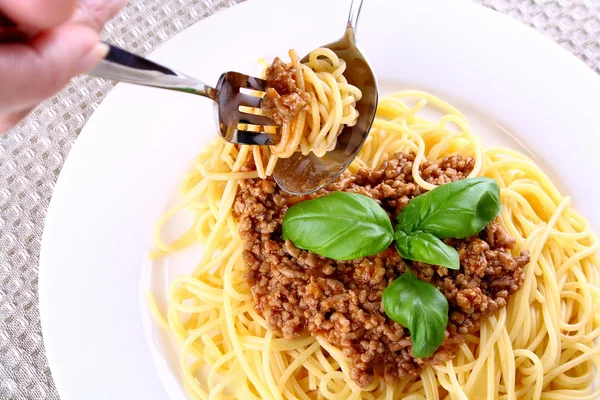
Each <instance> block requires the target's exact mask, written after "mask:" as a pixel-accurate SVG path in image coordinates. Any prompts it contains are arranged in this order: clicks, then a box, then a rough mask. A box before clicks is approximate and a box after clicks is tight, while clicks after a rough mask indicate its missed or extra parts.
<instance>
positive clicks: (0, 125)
mask: <svg viewBox="0 0 600 400" xmlns="http://www.w3.org/2000/svg"><path fill="white" fill-rule="evenodd" d="M34 108H35V107H27V108H26V109H24V110H21V111H15V112H12V113H10V114H7V115H4V116H3V115H0V135H2V134H5V133H7V132H8V131H10V130H11V129H12V128H14V127H15V126H16V125H17V124H18V123H19V122H21V121H22V120H23V119H25V117H27V116H28V115H29V113H30V112H31V111H32V110H33V109H34Z"/></svg>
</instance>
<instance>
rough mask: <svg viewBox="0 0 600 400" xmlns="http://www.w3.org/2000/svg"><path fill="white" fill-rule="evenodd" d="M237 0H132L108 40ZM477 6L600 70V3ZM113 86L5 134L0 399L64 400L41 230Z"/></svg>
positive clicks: (96, 87) (174, 28)
mask: <svg viewBox="0 0 600 400" xmlns="http://www.w3.org/2000/svg"><path fill="white" fill-rule="evenodd" d="M15 1H16V0H15ZM241 1H242V0H130V3H129V5H128V6H127V7H126V8H125V9H124V10H123V12H122V13H121V14H120V15H119V16H118V17H117V18H115V19H114V20H113V21H111V22H110V23H109V24H108V26H107V27H106V29H105V32H104V37H105V39H107V40H108V41H110V42H111V43H115V44H117V45H118V46H120V47H123V48H125V49H128V50H131V51H134V52H136V53H139V54H142V55H145V54H147V53H149V52H150V51H152V50H153V49H154V48H156V47H157V46H158V45H159V44H161V43H162V42H164V41H165V40H167V39H169V38H171V37H172V36H174V35H175V34H177V33H178V32H180V31H181V30H183V29H185V28H186V27H188V26H190V25H191V24H193V23H194V22H197V21H199V20H201V19H202V18H205V17H206V16H208V15H210V14H212V13H214V12H216V11H218V10H220V9H222V8H225V7H229V6H232V5H234V4H236V3H239V2H241ZM465 1H468V0H465ZM474 1H476V2H477V3H480V4H483V5H485V6H487V7H490V8H492V9H495V10H497V11H499V12H502V13H504V14H507V15H509V16H511V17H513V18H515V19H517V20H519V21H521V22H523V23H525V24H527V25H530V26H532V27H534V28H535V29H537V30H538V31H540V32H542V33H544V34H546V35H547V36H549V37H550V38H552V39H553V40H555V41H556V42H558V43H559V44H561V45H562V46H563V47H565V48H566V49H567V50H569V51H570V52H572V53H573V54H575V55H576V56H578V57H579V58H581V59H582V60H583V61H584V62H585V63H586V64H587V65H589V66H590V68H592V69H594V70H595V71H596V72H600V44H599V43H600V0H474ZM111 88H112V85H111V84H109V83H106V82H102V81H100V80H97V79H90V78H85V77H83V78H78V79H76V80H75V81H74V82H73V83H72V84H71V85H70V86H69V87H68V88H66V89H64V90H63V91H62V92H60V93H59V94H58V95H57V96H55V97H54V98H52V99H50V100H48V101H46V102H45V103H44V104H42V105H41V106H40V107H39V108H37V109H36V110H35V111H34V112H33V113H32V115H31V116H30V117H29V118H28V119H27V120H26V121H24V122H23V123H21V124H20V125H19V126H17V127H16V128H15V129H14V130H13V131H12V132H10V133H9V134H8V135H6V136H4V137H1V138H0V399H59V395H58V393H57V391H56V388H55V386H54V383H53V381H52V376H51V373H50V369H49V368H48V363H47V361H46V357H45V355H44V344H43V340H42V334H41V327H40V319H39V309H38V293H37V283H38V276H37V275H38V258H39V253H40V244H41V236H42V229H43V225H44V218H45V214H46V209H47V208H48V203H49V201H50V197H51V196H52V189H53V187H54V183H55V182H56V179H57V177H58V174H59V173H60V169H61V167H62V165H63V162H64V160H65V158H66V157H67V154H68V153H69V150H70V149H71V146H72V145H73V143H74V141H75V139H76V138H77V135H78V134H79V132H80V131H81V129H82V128H83V126H84V124H85V123H86V121H87V120H88V118H89V117H90V116H91V115H92V113H93V112H94V110H95V109H96V107H97V106H98V104H100V102H101V101H102V99H103V98H104V97H105V96H106V95H107V93H108V92H109V91H110V89H111ZM0 90H1V88H0Z"/></svg>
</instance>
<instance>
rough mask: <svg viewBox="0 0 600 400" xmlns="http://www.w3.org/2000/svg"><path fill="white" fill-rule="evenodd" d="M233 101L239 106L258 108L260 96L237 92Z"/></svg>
mask: <svg viewBox="0 0 600 400" xmlns="http://www.w3.org/2000/svg"><path fill="white" fill-rule="evenodd" d="M235 101H236V103H238V104H239V105H240V106H246V107H252V108H260V103H261V101H262V97H256V96H250V95H248V94H243V93H238V94H237V95H236V96H235Z"/></svg>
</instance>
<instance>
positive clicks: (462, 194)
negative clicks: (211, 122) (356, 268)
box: [282, 178, 502, 358]
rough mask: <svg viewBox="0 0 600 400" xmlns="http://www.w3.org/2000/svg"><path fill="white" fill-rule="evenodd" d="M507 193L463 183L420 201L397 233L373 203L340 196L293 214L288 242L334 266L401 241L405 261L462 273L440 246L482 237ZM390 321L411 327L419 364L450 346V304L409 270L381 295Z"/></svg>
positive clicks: (286, 222)
mask: <svg viewBox="0 0 600 400" xmlns="http://www.w3.org/2000/svg"><path fill="white" fill-rule="evenodd" d="M501 207H502V206H501V204H500V188H499V186H498V184H497V183H496V182H494V181H493V180H492V179H489V178H472V179H463V180H460V181H457V182H452V183H448V184H445V185H442V186H439V187H437V188H435V189H433V190H431V191H429V192H427V193H425V194H422V195H420V196H417V197H415V198H414V199H412V200H411V202H410V203H409V204H408V205H407V206H406V207H405V208H404V210H403V212H402V213H400V214H399V215H398V217H397V225H396V229H395V232H394V230H393V229H392V225H391V222H390V220H389V218H388V216H387V214H386V213H385V211H384V210H383V209H382V208H381V207H380V206H379V205H378V204H377V203H376V202H375V201H374V200H372V199H371V198H369V197H366V196H362V195H359V194H354V193H345V192H335V193H333V194H331V195H328V196H323V197H319V198H316V199H313V200H309V201H305V202H301V203H298V204H296V205H294V206H292V207H290V209H289V210H288V212H287V213H286V215H285V217H284V219H283V224H282V230H283V238H284V239H286V240H287V239H290V240H291V241H292V242H293V243H294V245H295V246H296V247H299V248H301V249H305V250H310V251H312V252H313V253H316V254H320V255H322V256H324V257H328V258H332V259H334V260H351V259H356V258H361V257H366V256H370V255H374V254H377V253H379V252H381V251H383V250H385V249H386V248H387V247H388V246H389V245H390V244H391V242H392V241H393V240H394V239H395V241H396V243H395V245H396V249H397V250H398V253H399V254H400V255H401V256H402V257H403V258H405V259H409V260H414V261H421V262H424V263H427V264H432V265H441V266H444V267H447V268H452V269H458V268H459V267H460V261H459V258H458V253H457V251H456V249H454V248H452V247H450V246H448V245H446V244H445V243H444V242H442V240H441V239H445V238H450V237H452V238H466V237H470V236H473V235H476V234H477V233H479V232H480V231H481V230H482V229H483V228H485V227H486V226H487V225H488V224H489V223H490V222H491V221H492V220H493V219H494V218H496V217H497V216H498V214H499V213H500V210H501ZM382 302H383V306H384V310H385V313H386V314H387V316H388V317H389V318H390V319H392V320H394V321H396V322H398V323H399V324H401V325H403V326H405V327H407V328H408V329H409V331H410V334H411V338H412V342H413V356H414V357H419V358H424V357H429V356H431V355H432V354H433V353H434V352H435V350H436V349H437V348H438V347H439V345H440V344H441V343H442V341H443V339H444V331H445V329H446V324H447V323H448V302H447V301H446V298H445V297H444V295H443V294H442V293H441V292H440V291H439V290H438V289H436V288H435V287H434V286H432V285H430V284H429V283H427V282H423V281H420V280H418V279H417V278H415V276H414V275H413V274H412V273H411V272H410V271H409V270H408V268H407V271H406V273H404V274H403V275H401V276H400V277H398V278H397V279H396V280H395V281H394V282H393V283H392V284H391V285H389V286H388V287H387V288H386V289H385V290H384V291H383V295H382Z"/></svg>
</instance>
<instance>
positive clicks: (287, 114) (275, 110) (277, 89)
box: [260, 58, 310, 125]
mask: <svg viewBox="0 0 600 400" xmlns="http://www.w3.org/2000/svg"><path fill="white" fill-rule="evenodd" d="M265 80H266V81H267V90H266V94H265V97H264V98H263V100H262V101H261V102H260V108H261V109H262V110H263V112H264V114H265V115H266V116H267V117H269V118H271V119H272V120H273V121H275V123H277V124H278V125H281V124H283V122H290V121H291V120H292V118H294V116H295V115H296V114H298V113H299V112H300V111H301V110H304V109H306V108H307V107H308V104H309V102H310V95H309V94H308V93H307V92H306V91H304V90H302V89H301V88H300V87H299V86H298V84H297V83H296V69H295V68H294V67H292V66H290V65H287V64H286V63H284V62H283V61H281V59H279V58H275V60H274V61H273V64H271V65H270V66H269V67H268V68H267V71H266V73H265Z"/></svg>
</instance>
